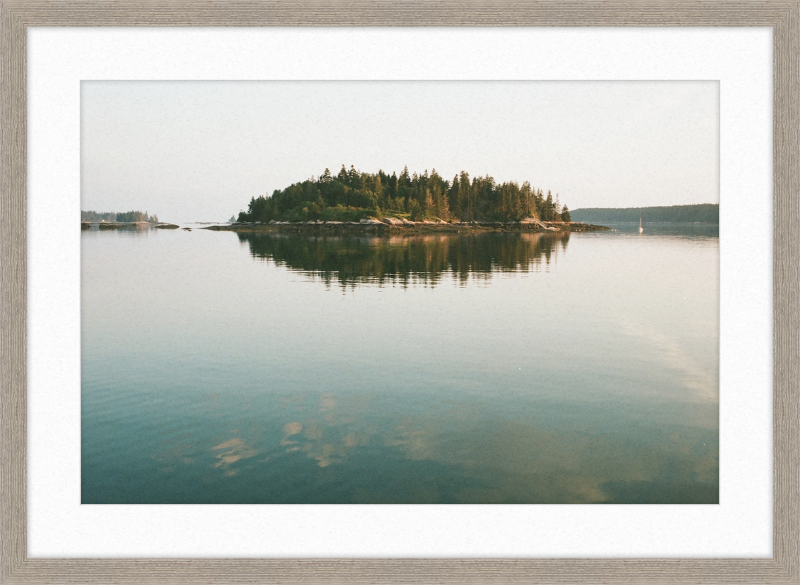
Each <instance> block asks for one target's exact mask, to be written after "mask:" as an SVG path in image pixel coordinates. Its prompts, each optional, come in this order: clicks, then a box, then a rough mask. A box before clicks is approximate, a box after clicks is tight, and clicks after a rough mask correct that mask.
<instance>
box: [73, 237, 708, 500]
mask: <svg viewBox="0 0 800 585" xmlns="http://www.w3.org/2000/svg"><path fill="white" fill-rule="evenodd" d="M617 227H618V228H619V229H618V231H616V232H604V233H594V234H569V235H561V236H545V235H538V234H486V235H476V236H469V235H462V236H445V235H432V236H426V237H415V238H400V237H398V238H386V239H381V238H368V237H363V238H359V237H346V238H331V237H328V238H324V237H300V236H274V235H273V236H269V235H253V234H236V233H231V232H211V231H207V230H199V229H193V230H192V231H183V230H174V231H167V230H145V231H135V232H134V231H104V232H98V231H88V232H82V235H81V238H82V295H83V297H82V501H83V502H84V503H359V502H370V503H395V502H397V503H495V502H496V503H589V502H605V503H716V502H717V501H718V469H719V457H718V450H719V445H718V405H719V390H718V388H719V386H718V355H719V354H718V342H719V321H718V306H719V284H718V283H719V278H718V277H719V240H718V237H717V234H716V232H715V231H714V230H711V231H710V232H709V231H708V230H702V229H701V230H699V231H698V230H697V229H685V230H681V229H677V230H675V229H666V230H663V229H662V230H659V229H656V227H655V226H653V229H648V230H647V231H646V232H645V234H644V235H642V236H639V235H638V234H636V233H635V229H636V228H637V227H638V225H637V226H632V227H631V226H627V227H626V226H617Z"/></svg>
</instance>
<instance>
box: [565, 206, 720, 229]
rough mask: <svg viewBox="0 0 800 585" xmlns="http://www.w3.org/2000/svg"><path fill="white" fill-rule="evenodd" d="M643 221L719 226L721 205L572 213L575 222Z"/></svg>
mask: <svg viewBox="0 0 800 585" xmlns="http://www.w3.org/2000/svg"><path fill="white" fill-rule="evenodd" d="M640 217H641V218H642V221H649V222H660V223H695V222H699V223H713V224H719V203H700V204H698V205H672V206H669V207H624V208H623V207H608V208H604V207H591V208H585V209H575V210H574V211H572V219H573V221H583V222H586V223H595V224H600V225H603V224H607V223H626V222H637V223H638V221H639V218H640Z"/></svg>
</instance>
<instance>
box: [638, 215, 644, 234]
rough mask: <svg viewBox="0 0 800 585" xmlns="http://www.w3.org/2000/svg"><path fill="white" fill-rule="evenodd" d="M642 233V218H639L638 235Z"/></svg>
mask: <svg viewBox="0 0 800 585" xmlns="http://www.w3.org/2000/svg"><path fill="white" fill-rule="evenodd" d="M643 231H644V228H643V227H642V218H641V217H640V218H639V233H640V234H641V233H642V232H643Z"/></svg>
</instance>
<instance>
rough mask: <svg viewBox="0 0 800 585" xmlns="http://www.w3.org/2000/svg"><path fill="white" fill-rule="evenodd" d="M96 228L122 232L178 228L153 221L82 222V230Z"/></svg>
mask: <svg viewBox="0 0 800 585" xmlns="http://www.w3.org/2000/svg"><path fill="white" fill-rule="evenodd" d="M93 227H96V228H97V229H100V230H121V229H126V228H142V227H147V228H154V229H161V230H174V229H178V226H177V225H175V224H174V223H164V222H159V223H153V222H151V221H81V230H90V229H92V228H93Z"/></svg>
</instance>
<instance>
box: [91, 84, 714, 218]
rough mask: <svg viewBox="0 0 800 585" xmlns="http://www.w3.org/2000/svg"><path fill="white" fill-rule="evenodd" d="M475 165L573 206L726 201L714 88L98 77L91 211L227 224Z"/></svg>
mask: <svg viewBox="0 0 800 585" xmlns="http://www.w3.org/2000/svg"><path fill="white" fill-rule="evenodd" d="M343 164H344V165H346V166H347V167H348V168H349V167H350V165H353V166H355V167H356V169H358V170H361V171H365V172H370V173H374V172H377V171H378V170H380V169H382V170H383V171H385V172H387V173H389V174H391V173H392V172H397V173H398V174H399V173H400V172H401V171H402V170H403V167H404V166H408V169H409V171H410V172H411V173H413V172H415V171H416V172H419V173H422V172H424V171H425V170H428V171H430V170H432V169H436V171H437V172H438V173H439V174H440V175H441V176H443V177H445V178H452V177H453V176H454V175H455V174H456V173H458V172H460V171H462V170H464V171H467V172H468V173H469V174H470V176H478V175H480V176H485V175H487V174H488V175H491V176H492V177H494V178H495V180H497V181H498V182H503V181H518V182H519V183H522V182H524V181H529V182H530V183H531V185H533V186H534V187H536V188H541V189H543V190H544V191H545V192H547V191H548V190H550V191H552V192H553V194H554V195H555V194H556V193H558V195H559V198H560V201H561V203H565V204H567V205H568V206H569V208H570V209H578V208H583V207H643V206H651V205H683V204H690V203H717V202H719V84H718V83H717V82H715V81H685V82H684V81H677V82H676V81H662V82H650V81H648V82H638V81H622V82H602V81H601V82H598V81H579V82H560V81H513V82H497V81H465V82H452V81H443V82H429V81H419V82H418V81H387V82H366V81H328V82H320V81H291V82H285V81H256V82H254V81H176V82H171V81H84V82H82V83H81V209H83V210H94V211H118V212H119V211H129V210H138V211H148V212H150V213H151V214H157V215H158V217H159V219H160V220H162V221H171V222H189V221H226V220H228V219H229V218H230V217H231V216H232V215H237V214H238V212H239V211H241V210H244V209H246V208H247V204H248V203H249V201H250V198H251V197H258V196H259V195H267V194H271V193H272V192H273V191H274V190H275V189H283V188H285V187H287V186H288V185H290V184H292V183H296V182H299V181H303V180H305V179H308V178H310V177H312V176H319V175H321V174H322V173H323V172H324V171H325V169H326V168H329V169H330V170H331V171H332V172H333V173H336V172H338V170H339V169H340V168H341V166H342V165H343Z"/></svg>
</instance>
